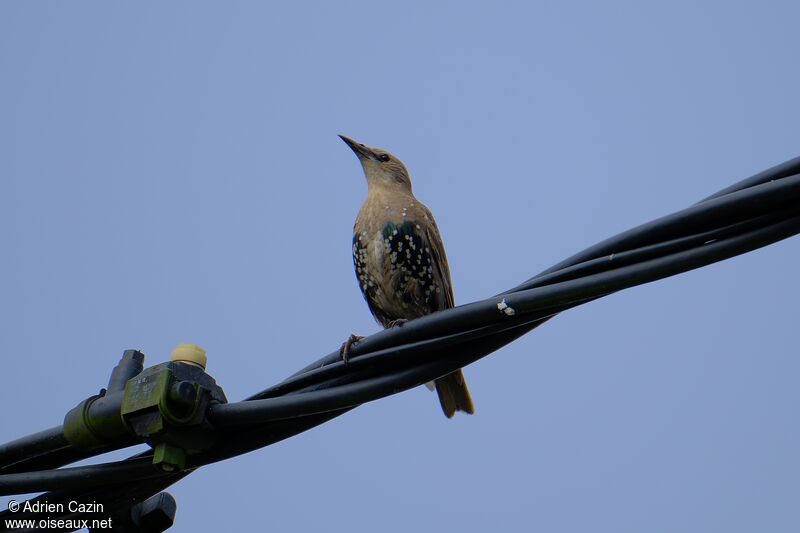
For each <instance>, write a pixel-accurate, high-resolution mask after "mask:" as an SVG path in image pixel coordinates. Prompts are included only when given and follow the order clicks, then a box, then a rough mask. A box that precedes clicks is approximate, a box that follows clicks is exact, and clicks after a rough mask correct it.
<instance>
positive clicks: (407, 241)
mask: <svg viewBox="0 0 800 533" xmlns="http://www.w3.org/2000/svg"><path fill="white" fill-rule="evenodd" d="M339 137H340V138H341V139H342V140H343V141H344V142H345V144H347V145H348V146H349V147H350V148H351V149H352V150H353V152H355V154H356V156H357V157H358V159H359V161H360V162H361V166H362V168H363V170H364V175H365V176H366V178H367V199H366V200H365V201H364V204H363V206H362V207H361V210H360V211H359V213H358V216H357V218H356V222H355V225H354V227H353V266H354V267H355V272H356V278H357V279H358V285H359V287H360V288H361V292H362V294H363V296H364V299H365V300H366V301H367V306H368V307H369V310H370V312H371V313H372V316H373V317H374V318H375V320H376V321H377V322H378V323H379V324H381V325H382V326H383V327H384V328H392V327H396V326H400V325H402V324H403V323H405V322H407V321H408V320H412V319H414V318H419V317H421V316H424V315H428V314H431V313H434V312H436V311H441V310H443V309H449V308H451V307H453V306H454V297H453V284H452V282H451V281H450V268H449V266H448V264H447V256H446V255H445V251H444V245H443V244H442V238H441V236H440V234H439V228H438V227H437V226H436V221H435V220H434V218H433V214H432V213H431V212H430V210H429V209H428V208H427V207H426V206H425V205H424V204H423V203H422V202H420V201H419V200H417V198H416V197H415V196H414V193H413V191H412V187H411V177H410V176H409V173H408V170H407V169H406V166H405V165H404V164H403V162H402V161H400V159H398V158H397V157H395V156H394V155H392V154H390V153H389V152H387V151H385V150H381V149H379V148H372V147H369V146H366V145H364V144H361V143H358V142H356V141H354V140H353V139H350V138H349V137H345V136H344V135H339ZM360 338H361V337H358V336H355V335H351V337H350V338H349V339H348V340H347V341H346V342H345V343H344V344H343V345H342V357H343V358H345V360H346V357H347V353H348V351H349V348H350V345H351V344H352V343H353V342H355V341H358V340H359V339H360ZM428 387H429V388H432V389H433V388H435V389H436V392H437V394H438V396H439V403H440V404H441V406H442V411H444V414H445V416H447V418H452V417H453V415H455V413H456V412H457V411H461V412H464V413H467V414H473V413H474V412H475V406H474V404H473V401H472V395H471V394H470V392H469V389H468V388H467V383H466V380H465V379H464V373H463V372H462V371H461V369H459V370H456V371H455V372H452V373H450V374H447V375H446V376H444V377H441V378H439V379H437V380H436V381H435V382H434V383H433V384H428Z"/></svg>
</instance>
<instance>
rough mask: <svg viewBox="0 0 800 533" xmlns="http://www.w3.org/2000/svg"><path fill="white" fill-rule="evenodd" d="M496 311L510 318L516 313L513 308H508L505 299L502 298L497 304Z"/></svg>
mask: <svg viewBox="0 0 800 533" xmlns="http://www.w3.org/2000/svg"><path fill="white" fill-rule="evenodd" d="M497 309H498V310H499V311H500V312H501V313H505V315H506V316H512V315H513V314H514V313H516V311H514V308H513V307H511V306H509V305H508V304H507V303H506V299H505V298H503V299H502V300H501V301H500V303H499V304H497Z"/></svg>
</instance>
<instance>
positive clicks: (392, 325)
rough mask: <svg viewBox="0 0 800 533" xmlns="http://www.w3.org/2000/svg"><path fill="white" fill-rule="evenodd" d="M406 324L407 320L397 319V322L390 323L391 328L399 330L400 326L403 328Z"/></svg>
mask: <svg viewBox="0 0 800 533" xmlns="http://www.w3.org/2000/svg"><path fill="white" fill-rule="evenodd" d="M406 322H408V319H407V318H398V319H395V320H392V321H391V322H389V327H390V328H399V327H400V326H402V325H403V324H405V323H406Z"/></svg>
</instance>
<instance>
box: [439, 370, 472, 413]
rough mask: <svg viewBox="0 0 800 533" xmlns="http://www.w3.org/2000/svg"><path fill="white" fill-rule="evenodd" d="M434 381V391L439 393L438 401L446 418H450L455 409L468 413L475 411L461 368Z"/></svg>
mask: <svg viewBox="0 0 800 533" xmlns="http://www.w3.org/2000/svg"><path fill="white" fill-rule="evenodd" d="M434 383H435V384H436V393H437V394H438V395H439V403H440V404H442V411H444V414H445V416H446V417H447V418H452V417H453V415H454V414H456V411H462V412H464V413H467V414H468V415H471V414H474V413H475V405H474V404H473V403H472V396H471V395H470V393H469V389H468V388H467V382H466V380H465V379H464V373H463V372H462V371H461V370H456V371H455V372H453V373H451V374H447V375H446V376H445V377H443V378H439V379H437V380H436V381H435V382H434Z"/></svg>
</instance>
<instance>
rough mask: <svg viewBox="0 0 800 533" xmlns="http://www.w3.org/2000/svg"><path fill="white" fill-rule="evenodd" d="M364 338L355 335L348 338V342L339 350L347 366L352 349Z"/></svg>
mask: <svg viewBox="0 0 800 533" xmlns="http://www.w3.org/2000/svg"><path fill="white" fill-rule="evenodd" d="M363 338H364V337H362V336H361V335H356V334H355V333H353V334H352V335H350V336H349V337H348V338H347V340H346V341H344V342H343V343H342V347H341V348H339V355H341V356H342V361H344V364H347V362H348V361H349V360H350V348H351V347H352V346H353V344H355V343H357V342H358V341H360V340H361V339H363Z"/></svg>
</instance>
